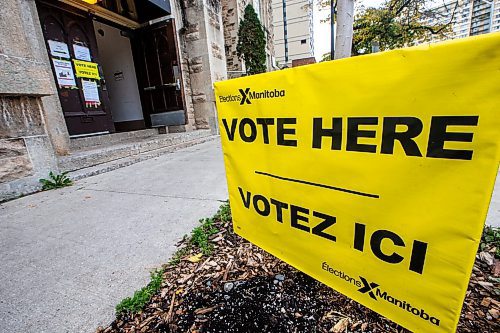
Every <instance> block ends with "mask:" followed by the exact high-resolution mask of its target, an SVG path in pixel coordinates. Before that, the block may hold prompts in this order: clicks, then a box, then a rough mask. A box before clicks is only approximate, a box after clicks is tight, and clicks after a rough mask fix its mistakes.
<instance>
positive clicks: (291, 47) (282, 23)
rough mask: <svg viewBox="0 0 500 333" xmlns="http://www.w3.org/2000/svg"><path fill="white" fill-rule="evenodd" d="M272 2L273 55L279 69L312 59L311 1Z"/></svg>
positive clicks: (278, 0)
mask: <svg viewBox="0 0 500 333" xmlns="http://www.w3.org/2000/svg"><path fill="white" fill-rule="evenodd" d="M272 1H273V2H272V8H273V21H274V53H275V56H276V61H277V62H278V65H279V67H283V66H288V67H291V64H292V60H296V59H303V58H309V57H313V56H314V38H313V35H314V34H313V0H272Z"/></svg>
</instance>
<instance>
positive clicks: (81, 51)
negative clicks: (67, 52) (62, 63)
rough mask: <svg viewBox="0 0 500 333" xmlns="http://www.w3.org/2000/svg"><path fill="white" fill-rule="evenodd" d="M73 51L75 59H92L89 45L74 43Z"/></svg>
mask: <svg viewBox="0 0 500 333" xmlns="http://www.w3.org/2000/svg"><path fill="white" fill-rule="evenodd" d="M73 51H74V52H75V59H78V60H83V61H91V60H92V59H91V58H90V50H89V48H88V47H85V46H81V45H78V44H73Z"/></svg>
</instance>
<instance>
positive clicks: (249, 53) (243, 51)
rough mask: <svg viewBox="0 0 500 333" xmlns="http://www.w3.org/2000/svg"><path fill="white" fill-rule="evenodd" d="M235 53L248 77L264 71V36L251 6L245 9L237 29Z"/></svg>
mask: <svg viewBox="0 0 500 333" xmlns="http://www.w3.org/2000/svg"><path fill="white" fill-rule="evenodd" d="M236 52H237V54H238V57H240V58H241V59H243V61H244V62H245V66H246V69H247V74H248V75H252V74H258V73H263V72H265V71H266V36H265V34H264V29H262V25H261V24H260V21H259V17H258V16H257V13H255V10H254V9H253V6H252V5H247V6H246V7H245V14H244V16H243V20H241V22H240V26H239V28H238V45H237V46H236Z"/></svg>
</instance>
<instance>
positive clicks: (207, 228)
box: [189, 218, 219, 256]
mask: <svg viewBox="0 0 500 333" xmlns="http://www.w3.org/2000/svg"><path fill="white" fill-rule="evenodd" d="M214 222H215V220H214V218H208V219H201V220H200V223H201V225H199V226H197V227H196V228H194V229H193V231H191V238H190V239H189V243H190V244H191V245H193V246H195V247H197V248H198V249H200V251H201V252H202V253H203V255H206V256H209V255H210V254H212V251H213V248H214V247H213V245H212V244H210V242H209V240H208V239H209V237H210V236H212V235H213V234H215V233H217V232H218V231H219V229H217V228H216V227H214Z"/></svg>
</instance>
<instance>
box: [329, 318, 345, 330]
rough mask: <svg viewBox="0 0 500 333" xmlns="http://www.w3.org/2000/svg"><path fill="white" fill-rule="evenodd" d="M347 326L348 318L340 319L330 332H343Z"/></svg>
mask: <svg viewBox="0 0 500 333" xmlns="http://www.w3.org/2000/svg"><path fill="white" fill-rule="evenodd" d="M348 326H349V318H342V319H340V320H339V321H338V322H337V323H336V324H335V326H333V327H332V329H331V330H330V332H332V333H341V332H344V331H345V330H346V329H347V327H348Z"/></svg>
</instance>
